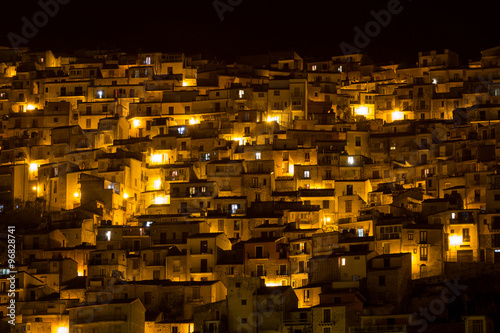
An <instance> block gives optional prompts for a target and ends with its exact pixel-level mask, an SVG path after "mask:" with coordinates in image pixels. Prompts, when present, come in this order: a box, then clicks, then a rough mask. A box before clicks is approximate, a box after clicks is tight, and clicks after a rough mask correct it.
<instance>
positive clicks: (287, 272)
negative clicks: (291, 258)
mask: <svg viewBox="0 0 500 333" xmlns="http://www.w3.org/2000/svg"><path fill="white" fill-rule="evenodd" d="M290 275H291V272H290V271H281V270H277V271H276V276H279V277H283V276H290Z"/></svg>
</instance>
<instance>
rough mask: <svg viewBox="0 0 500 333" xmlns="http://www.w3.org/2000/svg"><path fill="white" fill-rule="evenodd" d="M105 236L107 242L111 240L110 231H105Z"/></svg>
mask: <svg viewBox="0 0 500 333" xmlns="http://www.w3.org/2000/svg"><path fill="white" fill-rule="evenodd" d="M106 238H107V240H108V242H109V241H110V240H111V231H107V232H106Z"/></svg>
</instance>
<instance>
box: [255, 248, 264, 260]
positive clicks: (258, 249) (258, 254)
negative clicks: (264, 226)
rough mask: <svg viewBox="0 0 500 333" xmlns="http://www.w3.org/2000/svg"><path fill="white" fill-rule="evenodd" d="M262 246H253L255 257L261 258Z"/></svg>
mask: <svg viewBox="0 0 500 333" xmlns="http://www.w3.org/2000/svg"><path fill="white" fill-rule="evenodd" d="M262 254H263V253H262V246H256V247H255V258H262Z"/></svg>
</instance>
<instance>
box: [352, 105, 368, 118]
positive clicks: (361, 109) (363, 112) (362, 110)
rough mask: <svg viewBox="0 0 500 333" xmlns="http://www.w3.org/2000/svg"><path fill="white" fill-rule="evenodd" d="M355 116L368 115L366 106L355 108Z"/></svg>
mask: <svg viewBox="0 0 500 333" xmlns="http://www.w3.org/2000/svg"><path fill="white" fill-rule="evenodd" d="M354 110H355V111H354V112H356V114H357V115H359V116H366V115H367V114H368V111H369V110H368V108H367V107H366V106H358V107H357V108H355V109H354Z"/></svg>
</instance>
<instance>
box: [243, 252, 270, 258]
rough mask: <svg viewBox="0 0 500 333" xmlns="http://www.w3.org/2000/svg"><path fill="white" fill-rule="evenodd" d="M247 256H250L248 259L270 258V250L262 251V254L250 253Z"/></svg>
mask: <svg viewBox="0 0 500 333" xmlns="http://www.w3.org/2000/svg"><path fill="white" fill-rule="evenodd" d="M247 257H248V259H269V252H266V253H262V254H261V255H256V254H253V253H248V254H247Z"/></svg>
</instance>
